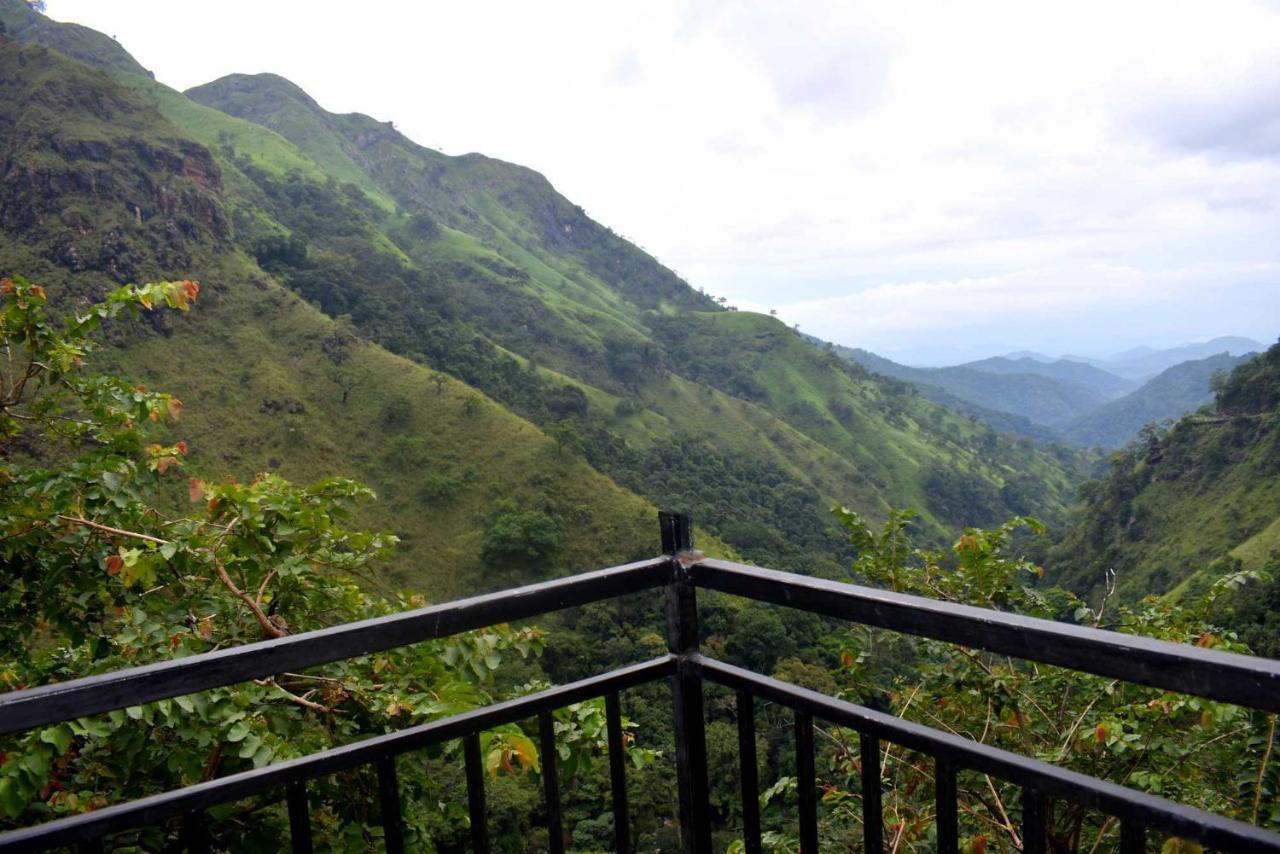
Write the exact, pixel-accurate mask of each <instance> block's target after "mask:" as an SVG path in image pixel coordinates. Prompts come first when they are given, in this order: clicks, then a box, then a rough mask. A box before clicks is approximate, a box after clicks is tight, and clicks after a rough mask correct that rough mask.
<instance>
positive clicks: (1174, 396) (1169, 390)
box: [1061, 353, 1245, 448]
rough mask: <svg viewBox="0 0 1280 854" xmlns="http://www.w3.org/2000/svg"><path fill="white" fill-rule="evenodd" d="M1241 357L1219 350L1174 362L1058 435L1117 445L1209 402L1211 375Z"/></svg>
mask: <svg viewBox="0 0 1280 854" xmlns="http://www.w3.org/2000/svg"><path fill="white" fill-rule="evenodd" d="M1244 359H1245V357H1244V356H1232V355H1231V354H1229V353H1219V354H1218V355H1216V356H1210V357H1209V358H1207V359H1198V360H1194V361H1189V362H1183V363H1182V364H1179V365H1174V366H1173V367H1172V368H1167V369H1165V370H1164V371H1162V372H1161V373H1159V374H1157V375H1156V376H1154V377H1152V378H1151V379H1150V380H1148V381H1147V382H1145V383H1143V384H1142V386H1141V387H1139V388H1138V389H1137V390H1135V391H1133V392H1131V393H1129V394H1127V395H1125V396H1124V397H1121V398H1119V399H1117V400H1112V401H1108V402H1107V403H1104V404H1103V405H1102V406H1099V407H1098V408H1097V409H1095V410H1094V411H1092V412H1090V413H1088V414H1087V415H1083V416H1081V417H1080V418H1077V419H1076V420H1074V421H1072V422H1071V423H1069V424H1066V425H1063V427H1062V428H1061V432H1062V435H1063V436H1065V437H1066V438H1068V439H1070V440H1071V441H1073V442H1076V443H1077V444H1080V445H1098V446H1102V447H1106V448H1117V447H1119V446H1121V445H1123V444H1125V443H1126V442H1129V441H1131V440H1132V439H1133V438H1134V437H1135V436H1137V435H1138V431H1139V430H1141V429H1142V427H1143V426H1144V425H1146V424H1160V423H1162V422H1165V421H1170V420H1172V419H1175V418H1180V417H1182V416H1183V415H1185V414H1187V413H1188V412H1194V411H1195V410H1196V409H1198V408H1200V407H1201V406H1204V405H1205V404H1206V403H1209V402H1210V401H1212V400H1213V392H1212V390H1211V389H1210V386H1211V384H1212V381H1213V377H1214V374H1216V373H1218V372H1219V371H1223V372H1229V371H1231V370H1232V369H1233V368H1235V366H1236V365H1238V364H1240V362H1242V361H1243V360H1244Z"/></svg>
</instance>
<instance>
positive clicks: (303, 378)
mask: <svg viewBox="0 0 1280 854" xmlns="http://www.w3.org/2000/svg"><path fill="white" fill-rule="evenodd" d="M0 127H2V128H4V130H3V132H2V133H0V146H3V151H4V154H3V161H4V162H5V163H6V164H7V166H6V171H5V173H4V175H3V177H2V179H0V270H4V271H9V270H14V271H21V272H26V273H29V274H30V275H32V276H34V277H38V278H39V279H40V280H42V281H43V282H44V283H45V284H46V285H47V286H48V288H49V290H50V293H51V294H52V295H53V296H54V298H55V299H56V300H57V301H58V302H59V303H60V304H62V305H68V304H71V303H73V302H75V301H77V300H80V299H83V298H92V297H96V296H98V295H100V294H101V293H103V291H104V289H105V288H106V287H109V286H113V285H114V283H115V282H120V281H128V280H142V279H149V278H155V277H161V276H189V277H192V278H196V279H199V280H200V281H201V282H202V283H203V285H204V287H203V290H202V294H201V299H200V301H199V305H198V308H197V309H196V310H195V311H193V312H192V313H191V315H190V316H183V317H179V318H177V319H173V318H171V317H170V318H165V319H163V320H160V319H155V320H154V321H153V322H138V323H134V324H132V325H130V326H126V327H116V328H115V329H113V330H112V333H111V334H112V340H114V341H116V342H118V343H120V344H122V345H127V346H122V347H121V348H119V349H117V350H115V351H114V355H111V351H108V354H107V358H106V360H105V361H106V363H107V367H112V368H116V369H118V370H120V371H122V372H124V373H126V374H128V375H130V376H133V377H136V378H137V379H138V380H140V381H144V382H146V383H147V384H149V385H154V386H156V387H163V388H166V389H171V390H173V391H175V392H176V393H178V394H179V395H180V396H181V397H183V398H184V400H185V402H186V408H185V410H184V412H185V417H184V419H183V422H182V424H181V427H180V435H181V436H182V437H183V438H185V439H186V440H187V441H188V442H189V443H190V445H191V448H192V452H191V465H192V466H193V467H196V468H198V469H199V470H200V471H201V472H204V473H208V474H213V475H216V476H221V475H234V476H237V477H241V478H245V477H250V476H252V475H253V474H254V473H255V472H259V471H268V470H277V471H279V472H281V473H282V474H284V475H286V476H288V477H291V478H294V479H297V480H309V479H314V478H318V477H321V476H327V475H331V474H345V475H349V476H353V477H356V478H357V479H359V480H362V481H364V482H366V483H370V484H371V485H372V486H373V487H374V488H375V489H376V490H377V491H378V492H379V493H380V495H381V496H382V498H381V500H380V501H378V502H376V503H375V504H373V505H371V506H370V507H368V508H366V509H365V511H364V517H363V518H364V521H365V523H367V524H370V525H376V526H379V527H383V528H387V529H391V530H395V531H397V532H398V533H400V534H401V535H402V536H403V537H404V539H405V543H404V546H403V547H402V548H401V549H400V550H399V554H398V557H397V558H396V559H395V561H394V562H393V564H392V566H391V567H390V568H389V571H390V572H391V573H392V578H394V580H395V582H397V583H404V584H407V585H409V586H411V587H415V588H419V589H426V590H427V591H428V592H429V593H430V595H432V596H438V597H444V596H452V595H457V594H459V593H461V592H463V591H467V590H472V591H474V590H476V589H485V588H492V587H498V586H503V584H505V583H510V582H511V581H512V580H513V579H512V578H510V577H509V576H506V577H504V576H500V575H494V574H493V571H492V570H491V569H489V568H487V567H486V566H485V565H484V564H483V562H482V560H481V552H482V548H481V546H482V542H483V538H484V533H485V530H486V525H487V523H488V519H490V518H491V517H492V516H493V515H494V514H495V513H500V512H502V507H503V506H504V505H503V502H504V501H508V502H511V503H513V504H514V505H516V506H520V507H524V508H536V509H538V510H540V511H542V512H544V513H546V514H547V515H548V516H549V517H551V518H552V519H553V520H554V521H555V524H556V525H557V526H558V528H559V530H560V534H561V539H562V542H561V545H560V548H559V549H558V550H557V551H556V553H555V554H554V556H553V557H552V558H551V559H550V560H549V561H548V565H545V566H538V567H531V568H530V571H531V572H534V573H535V574H547V573H553V572H563V571H568V570H570V569H580V568H584V567H588V566H598V565H602V564H604V563H608V562H614V561H618V560H624V559H628V558H631V557H633V556H635V555H637V554H641V553H650V552H652V551H653V549H654V522H653V512H654V508H653V507H652V505H650V504H648V503H646V502H644V501H642V500H640V499H638V498H636V497H635V496H634V495H632V494H629V493H627V492H626V491H624V490H622V489H621V488H619V487H618V486H617V485H616V484H614V483H613V482H612V481H611V480H609V479H608V478H607V477H605V476H603V475H601V474H599V473H598V472H597V471H595V470H593V469H592V468H591V467H590V466H589V465H587V464H586V462H585V461H583V460H582V459H581V458H580V457H575V456H572V455H565V454H563V453H562V452H561V449H560V448H558V447H557V445H556V444H555V443H554V442H553V441H552V440H551V439H549V438H547V437H546V436H545V435H544V434H543V433H542V432H541V431H540V430H538V429H537V428H536V427H534V426H533V425H532V424H530V423H528V422H527V421H524V420H522V419H520V418H518V417H516V416H514V415H513V414H512V413H510V412H509V411H508V410H506V409H505V408H503V407H501V406H498V405H497V404H495V403H493V402H492V401H491V400H488V399H486V398H485V397H484V396H483V395H481V394H479V393H477V392H476V391H475V390H473V389H470V388H468V387H467V386H465V385H464V384H462V383H461V382H458V381H456V380H454V379H452V378H449V377H446V376H443V375H441V374H438V373H435V372H433V371H431V370H429V369H427V368H425V367H423V366H420V365H417V364H414V363H412V362H409V361H407V360H405V359H402V358H398V357H396V356H393V355H391V354H389V353H387V352H385V351H383V350H382V349H381V348H379V347H377V346H375V345H372V344H365V343H361V342H360V340H359V339H358V338H356V337H355V336H353V335H351V333H350V332H349V331H348V330H347V329H344V328H343V327H342V326H341V325H340V324H335V322H334V321H333V320H332V319H330V318H328V317H325V316H324V315H323V314H321V313H320V312H318V311H316V310H315V309H314V308H312V307H311V306H309V305H307V304H306V303H305V302H304V301H303V300H301V299H300V298H298V297H297V296H296V295H295V294H293V293H292V292H290V291H289V290H286V289H284V288H282V287H281V286H279V285H278V284H276V283H275V282H274V280H273V279H272V278H271V277H270V276H269V275H266V274H264V273H263V271H262V270H260V269H259V268H258V266H257V265H256V264H255V263H254V261H253V260H252V259H251V258H248V257H246V256H245V255H244V254H243V253H242V252H240V251H239V250H238V249H237V248H236V245H235V243H234V241H233V227H232V225H231V219H232V217H231V215H229V214H228V213H227V208H228V203H229V201H230V200H229V199H228V196H227V192H226V189H225V187H224V185H223V183H222V180H221V171H220V168H219V164H218V162H217V159H216V158H215V157H214V156H213V155H211V154H210V152H209V151H208V150H207V149H205V148H204V147H203V146H201V145H199V144H198V143H196V142H195V141H193V140H191V139H190V138H189V137H188V136H187V135H186V134H185V133H184V132H183V131H182V130H181V129H179V128H178V127H176V126H174V125H173V124H171V123H170V122H168V121H167V120H165V119H164V118H163V117H162V116H161V115H160V114H159V113H158V112H156V111H155V109H153V108H152V107H151V106H150V105H149V104H148V103H147V99H145V98H143V97H140V96H139V95H138V94H136V93H134V92H132V91H130V90H129V89H126V88H125V87H123V86H121V85H119V84H118V83H116V82H115V81H113V80H112V79H111V78H110V77H108V76H107V75H106V74H104V73H102V72H100V71H95V70H92V69H89V68H86V67H85V66H83V65H79V64H77V63H75V62H72V61H70V60H68V59H65V58H63V57H62V56H61V55H59V54H58V53H55V52H53V51H50V50H47V49H45V48H43V47H38V46H25V45H22V44H20V43H18V42H16V41H12V40H10V41H6V42H4V43H0ZM148 320H151V318H148ZM339 354H341V355H340V356H339ZM551 471H554V472H555V473H556V474H555V475H554V476H552V475H550V474H549V472H551ZM387 580H390V579H387Z"/></svg>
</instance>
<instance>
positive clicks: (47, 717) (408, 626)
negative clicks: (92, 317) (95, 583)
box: [0, 557, 671, 735]
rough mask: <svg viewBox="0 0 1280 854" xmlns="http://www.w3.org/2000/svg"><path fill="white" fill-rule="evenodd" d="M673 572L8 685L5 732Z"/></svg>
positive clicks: (627, 574) (580, 601)
mask: <svg viewBox="0 0 1280 854" xmlns="http://www.w3.org/2000/svg"><path fill="white" fill-rule="evenodd" d="M670 579H671V561H670V559H668V558H665V557H659V558H652V559H650V560H644V561H638V562H636V563H629V564H623V565H621V566H614V567H610V568H608V569H601V570H597V571H595V572H585V573H582V574H580V575H573V576H569V577H567V578H558V579H555V580H553V581H544V582H542V583H540V584H530V585H528V586H526V587H517V588H515V589H513V590H503V591H499V592H497V593H487V594H485V595H483V596H473V597H471V598H468V599H459V600H457V601H455V602H446V603H444V604H441V605H431V606H428V607H425V608H418V609H416V610H413V611H405V612H403V613H399V614H391V615H389V616H385V617H375V618H373V619H369V620H361V621H360V622H356V623H346V624H344V625H340V626H334V627H332V628H328V629H319V630H316V631H311V632H305V633H301V634H296V635H290V636H288V637H283V638H277V639H275V640H266V641H259V642H257V643H249V644H243V645H241V646H235V647H228V648H227V649H220V650H216V651H214V652H207V653H201V654H199V655H192V656H188V657H187V658H178V659H173V660H171V661H162V662H159V663H157V664H148V665H144V666H141V667H132V668H129V669H127V670H118V671H115V672H113V673H104V674H101V675H99V676H87V677H85V678H83V679H73V680H69V681H67V682H57V683H54V684H52V685H42V686H40V687H37V688H28V689H26V690H23V691H11V692H8V693H6V694H0V735H5V734H7V733H11V732H20V731H22V730H28V729H34V728H36V727H41V726H48V725H49V724H54V723H59V722H61V721H65V720H71V719H73V718H82V717H86V716H88V715H93V714H99V713H101V712H109V711H112V710H114V709H123V708H125V707H127V706H136V705H140V704H142V703H150V702H153V701H155V700H165V699H169V698H171V697H181V696H185V695H187V694H193V693H195V692H197V691H204V690H207V689H209V688H219V687H222V686H223V685H232V684H235V683H237V682H245V681H248V680H250V679H258V678H262V677H265V676H270V675H272V674H275V673H284V672H286V671H297V670H303V669H305V668H308V667H315V666H317V665H321V664H329V663H331V662H334V661H342V660H345V659H350V658H358V657H360V656H362V655H368V654H370V653H374V652H381V651H383V650H388V649H394V648H396V647H401V646H408V645H409V644H414V643H418V642H420V641H424V640H430V639H432V638H442V637H448V636H449V635H455V634H458V633H459V632H465V631H470V630H472V629H480V628H484V627H485V626H492V625H497V624H498V623H506V622H511V621H513V620H523V619H528V618H530V617H536V616H538V615H540V614H546V613H549V612H551V611H558V610H561V609H564V608H569V607H573V606H575V605H585V604H588V603H590V602H598V601H600V600H602V599H612V598H614V597H617V596H624V595H627V594H629V593H638V592H640V591H642V590H648V589H651V588H654V587H661V586H663V585H665V584H667V583H668V582H669V581H670Z"/></svg>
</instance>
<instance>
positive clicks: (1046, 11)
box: [48, 0, 1280, 364]
mask: <svg viewBox="0 0 1280 854" xmlns="http://www.w3.org/2000/svg"><path fill="white" fill-rule="evenodd" d="M48 7H49V9H48V11H49V14H50V15H51V16H52V17H54V18H57V19H59V20H69V21H76V22H79V23H83V24H86V25H89V26H92V27H94V28H95V29H100V30H102V31H104V32H106V33H108V34H110V35H115V36H116V37H117V38H118V39H119V40H120V42H121V43H122V44H123V45H124V46H125V47H126V48H128V49H129V50H130V51H131V52H132V53H133V55H134V56H135V57H137V58H138V60H139V61H140V62H141V63H142V64H143V65H145V66H146V67H147V68H150V69H152V70H153V71H154V72H155V74H156V77H157V78H158V79H159V80H161V81H162V82H164V83H167V84H169V85H171V86H174V87H175V88H178V89H185V88H187V87H190V86H193V85H196V84H199V83H204V82H207V81H209V80H212V79H214V78H217V77H219V76H221V75H224V74H228V73H231V72H237V71H238V72H258V71H271V72H275V73H278V74H281V75H283V76H285V77H288V78H290V79H291V80H293V81H294V82H296V83H298V84H299V85H301V86H302V87H303V88H304V89H306V90H307V91H308V92H309V93H310V94H311V95H312V96H314V97H315V98H316V99H317V100H318V101H319V102H320V103H321V105H323V106H324V107H325V108H327V109H330V110H334V111H338V112H351V111H358V112H363V113H368V114H370V115H372V116H374V117H375V118H378V119H380V120H391V121H394V122H395V123H396V126H397V127H398V128H399V129H400V130H402V131H404V132H405V133H407V134H408V135H409V136H410V137H412V138H413V139H415V140H416V141H418V142H419V143H422V144H423V145H427V146H430V147H433V148H439V149H441V150H443V151H444V152H446V153H448V154H462V153H465V152H470V151H479V152H482V153H484V154H488V155H491V156H494V157H500V158H502V159H505V160H511V161H515V162H518V163H522V164H524V165H527V166H530V167H532V168H534V169H537V170H538V171H540V172H542V173H543V174H545V175H546V176H547V177H548V178H549V179H550V180H551V181H552V183H553V184H555V185H556V187H557V188H558V189H559V190H560V191H561V192H563V193H564V194H565V195H567V196H568V197H569V198H570V199H572V200H573V201H575V202H577V203H579V204H581V205H582V206H583V207H584V208H586V210H587V212H588V213H589V214H591V215H592V216H593V217H595V218H596V219H597V220H599V221H601V222H603V223H605V224H607V225H609V226H611V227H612V228H613V229H614V230H615V231H618V232H619V233H621V234H624V235H626V236H627V237H629V238H631V239H632V240H634V241H635V242H637V243H639V244H640V245H641V246H643V247H645V248H646V249H648V250H649V251H650V252H652V253H653V254H654V255H656V256H657V257H658V258H659V259H660V260H661V261H663V262H664V263H666V264H667V265H668V266H671V267H673V268H675V269H676V270H678V271H679V272H680V273H682V274H683V275H684V276H685V277H686V278H687V279H688V280H689V281H690V282H691V283H692V284H693V285H694V286H695V287H702V288H705V289H706V290H707V291H708V292H710V293H712V294H715V295H724V296H726V297H728V298H729V301H730V302H731V303H733V304H736V305H739V306H741V307H742V308H744V309H747V308H752V309H756V310H766V311H767V310H769V309H777V311H778V314H779V316H780V317H782V318H783V319H785V320H787V321H788V322H790V323H798V324H800V327H801V329H802V331H806V332H810V333H813V334H815V335H819V336H822V337H824V338H828V339H830V340H834V341H838V342H840V343H842V344H848V345H851V346H861V347H866V348H868V349H872V350H875V351H877V352H880V353H883V354H885V355H888V356H891V357H893V358H896V359H899V360H901V361H906V362H910V363H916V364H927V363H945V362H953V361H961V360H964V359H968V358H975V357H980V356H985V355H990V354H994V353H1001V352H1007V351H1011V350H1018V349H1024V348H1025V349H1033V350H1039V351H1043V352H1049V353H1055V354H1057V353H1072V352H1078V353H1085V354H1099V353H1108V352H1113V351H1118V350H1123V349H1127V348H1128V347H1131V346H1134V345H1137V344H1151V345H1155V346H1163V345H1174V344H1179V343H1183V342H1185V341H1191V340H1203V339H1205V338H1209V337H1213V336H1216V335H1224V334H1241V335H1248V336H1251V337H1254V338H1257V339H1259V340H1261V341H1263V342H1264V343H1270V342H1272V341H1274V340H1275V338H1276V336H1277V334H1278V333H1280V239H1277V238H1280V4H1277V3H1274V2H1273V3H1234V2H1226V0H1216V1H1215V2H1213V3H1186V4H1182V3H1177V2H1171V0H1162V2H1153V3H1142V2H1124V3H1115V2H1107V3H1090V2H1080V0H1075V2H1070V3H1063V2H1058V3H1054V4H1036V3H1030V2H1025V0H1024V2H1011V3H964V4H960V3H937V4H932V3H897V2H894V3H889V2H879V3H874V4H867V5H866V6H859V5H856V4H849V3H833V4H825V3H818V2H805V3H803V4H797V3H782V2H779V3H750V2H725V3H714V2H687V3H683V2H658V0H643V2H633V3H631V4H628V5H627V6H625V7H624V6H623V5H622V4H620V3H613V2H608V3H599V2H583V3H555V2H549V1H548V0H539V2H532V3H531V2H527V0H525V2H513V3H488V2H476V0H471V2H466V3H449V4H443V3H441V4H436V3H422V2H386V0H384V2H381V3H352V2H343V3H338V2H323V0H306V2H302V0H297V2H286V1H285V0H270V2H264V0H253V2H250V0H217V2H175V0H48Z"/></svg>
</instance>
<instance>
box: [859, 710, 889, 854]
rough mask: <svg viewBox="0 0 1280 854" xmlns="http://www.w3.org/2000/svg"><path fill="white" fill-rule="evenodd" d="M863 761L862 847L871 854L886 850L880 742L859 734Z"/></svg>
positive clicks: (865, 734)
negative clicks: (881, 795) (881, 794)
mask: <svg viewBox="0 0 1280 854" xmlns="http://www.w3.org/2000/svg"><path fill="white" fill-rule="evenodd" d="M858 752H859V753H860V754H861V759H862V847H863V849H864V850H866V851H867V852H869V854H879V852H881V851H883V850H884V808H883V807H882V806H881V805H880V741H879V740H878V739H876V738H874V737H872V736H871V735H869V734H867V733H865V732H863V733H858Z"/></svg>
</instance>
